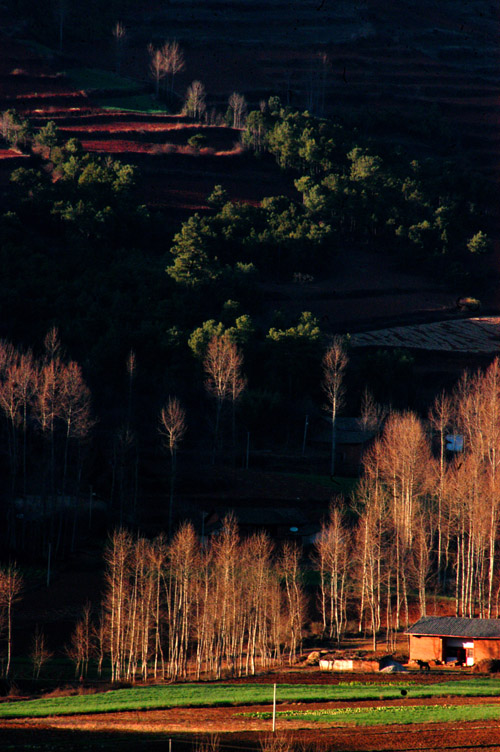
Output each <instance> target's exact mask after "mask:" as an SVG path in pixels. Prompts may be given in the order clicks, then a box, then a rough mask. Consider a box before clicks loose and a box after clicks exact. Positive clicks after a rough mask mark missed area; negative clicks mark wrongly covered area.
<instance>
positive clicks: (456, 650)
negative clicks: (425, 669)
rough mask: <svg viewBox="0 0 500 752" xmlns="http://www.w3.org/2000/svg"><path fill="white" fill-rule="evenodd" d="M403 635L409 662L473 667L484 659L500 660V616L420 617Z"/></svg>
mask: <svg viewBox="0 0 500 752" xmlns="http://www.w3.org/2000/svg"><path fill="white" fill-rule="evenodd" d="M406 634H407V635H408V636H409V639H410V661H418V660H420V661H427V662H428V661H437V662H439V663H445V664H446V663H458V664H460V665H463V666H473V665H474V664H475V663H479V661H482V660H484V659H496V660H497V659H500V619H466V618H461V617H452V616H422V618H421V619H419V620H418V621H417V623H416V624H414V625H413V626H412V627H410V628H409V629H408V630H407V632H406Z"/></svg>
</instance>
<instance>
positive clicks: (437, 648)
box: [409, 635, 500, 663]
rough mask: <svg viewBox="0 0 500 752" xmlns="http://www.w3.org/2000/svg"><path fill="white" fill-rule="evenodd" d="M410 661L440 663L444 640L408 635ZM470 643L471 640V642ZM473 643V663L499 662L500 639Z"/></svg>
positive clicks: (442, 657)
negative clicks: (487, 660) (488, 660)
mask: <svg viewBox="0 0 500 752" xmlns="http://www.w3.org/2000/svg"><path fill="white" fill-rule="evenodd" d="M409 637H410V660H411V661H417V660H421V661H433V660H434V661H442V660H443V659H444V656H443V644H444V642H445V638H443V637H440V636H429V635H425V636H418V635H410V636H409ZM471 642H472V640H471ZM473 642H474V663H479V661H482V660H484V659H495V660H500V639H497V640H480V639H475V640H473Z"/></svg>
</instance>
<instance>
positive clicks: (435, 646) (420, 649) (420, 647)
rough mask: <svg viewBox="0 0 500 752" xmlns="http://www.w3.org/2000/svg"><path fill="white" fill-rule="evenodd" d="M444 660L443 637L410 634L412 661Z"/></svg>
mask: <svg viewBox="0 0 500 752" xmlns="http://www.w3.org/2000/svg"><path fill="white" fill-rule="evenodd" d="M418 660H420V661H442V660H443V638H442V637H436V636H427V635H426V636H422V637H420V636H419V635H410V661H418Z"/></svg>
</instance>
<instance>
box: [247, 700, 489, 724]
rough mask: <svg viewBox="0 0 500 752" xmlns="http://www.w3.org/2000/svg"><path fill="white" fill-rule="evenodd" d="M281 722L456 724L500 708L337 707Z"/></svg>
mask: <svg viewBox="0 0 500 752" xmlns="http://www.w3.org/2000/svg"><path fill="white" fill-rule="evenodd" d="M238 715H240V716H244V717H246V718H260V719H262V720H270V719H271V718H272V713H271V712H269V713H238ZM276 716H277V721H307V722H309V723H334V724H335V725H339V724H344V723H352V724H354V725H356V726H378V725H384V726H387V725H394V724H413V723H456V722H463V721H487V720H497V719H498V718H500V705H405V706H402V705H400V706H397V707H390V706H389V707H388V706H387V705H380V706H377V707H374V708H359V707H355V708H335V709H332V710H329V709H320V710H300V711H299V710H293V711H278V712H277V713H276Z"/></svg>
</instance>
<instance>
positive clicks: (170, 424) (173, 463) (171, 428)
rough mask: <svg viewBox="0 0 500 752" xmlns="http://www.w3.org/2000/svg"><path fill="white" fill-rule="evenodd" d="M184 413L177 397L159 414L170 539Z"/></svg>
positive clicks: (183, 432) (184, 429) (184, 430)
mask: <svg viewBox="0 0 500 752" xmlns="http://www.w3.org/2000/svg"><path fill="white" fill-rule="evenodd" d="M186 429H187V426H186V413H185V410H184V408H183V407H182V406H181V403H180V402H179V400H178V399H177V397H169V398H168V402H167V403H166V405H164V407H162V409H161V412H160V425H159V431H160V435H161V437H162V440H163V446H164V447H165V449H167V450H168V451H169V453H170V500H169V507H168V537H169V538H171V537H172V513H173V506H174V486H175V475H176V470H177V448H178V446H179V444H180V442H181V441H182V439H183V438H184V435H185V433H186Z"/></svg>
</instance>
